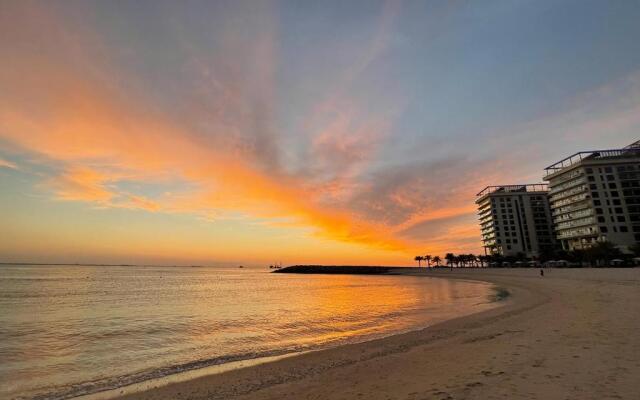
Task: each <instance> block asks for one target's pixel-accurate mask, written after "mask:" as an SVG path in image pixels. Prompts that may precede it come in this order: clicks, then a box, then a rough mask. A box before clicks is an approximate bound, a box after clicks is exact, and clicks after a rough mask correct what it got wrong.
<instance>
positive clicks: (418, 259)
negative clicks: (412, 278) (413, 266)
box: [414, 256, 424, 268]
mask: <svg viewBox="0 0 640 400" xmlns="http://www.w3.org/2000/svg"><path fill="white" fill-rule="evenodd" d="M414 260H415V261H417V262H418V268H420V267H421V266H422V265H420V263H421V262H422V260H424V257H422V256H415V258H414Z"/></svg>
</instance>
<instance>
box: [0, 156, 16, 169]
mask: <svg viewBox="0 0 640 400" xmlns="http://www.w3.org/2000/svg"><path fill="white" fill-rule="evenodd" d="M0 168H9V169H18V166H17V165H16V164H15V163H12V162H11V161H7V160H5V159H2V158H0Z"/></svg>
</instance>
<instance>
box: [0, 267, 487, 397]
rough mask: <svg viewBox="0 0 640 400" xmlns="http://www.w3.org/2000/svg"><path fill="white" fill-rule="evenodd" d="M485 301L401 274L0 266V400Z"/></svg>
mask: <svg viewBox="0 0 640 400" xmlns="http://www.w3.org/2000/svg"><path fill="white" fill-rule="evenodd" d="M490 294H491V286H490V285H489V284H483V283H479V282H464V281H453V280H451V281H450V280H446V279H429V278H423V277H408V276H353V275H351V276H349V275H341V276H340V275H338V276H330V275H289V274H270V273H269V271H268V270H255V269H235V268H234V269H223V268H213V267H211V268H187V267H92V266H0V398H2V399H18V398H38V399H60V398H69V397H73V396H76V395H80V394H84V393H92V392H97V391H101V390H105V389H109V388H116V387H120V386H124V385H128V384H131V383H135V382H140V381H143V380H147V379H150V378H157V377H162V376H167V375H170V374H174V373H177V372H180V371H186V370H191V369H195V368H201V367H206V366H211V365H217V364H223V363H228V362H231V361H237V360H247V359H253V358H259V357H266V356H273V355H279V354H286V353H292V352H300V351H305V350H311V349H318V348H324V347H329V346H335V345H340V344H344V343H350V342H358V341H365V340H370V339H373V338H378V337H382V336H387V335H390V334H394V333H399V332H403V331H408V330H414V329H418V328H422V327H425V326H428V325H430V324H433V323H435V322H438V321H442V320H445V319H449V318H452V317H455V316H459V315H464V314H469V313H472V312H476V311H480V310H482V309H486V308H490V307H492V306H493V305H492V304H490V302H489V300H488V299H489V297H490Z"/></svg>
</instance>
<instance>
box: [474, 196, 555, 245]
mask: <svg viewBox="0 0 640 400" xmlns="http://www.w3.org/2000/svg"><path fill="white" fill-rule="evenodd" d="M548 192H549V190H548V187H547V185H546V184H530V185H503V186H487V187H486V188H484V189H483V190H482V191H481V192H480V193H478V195H477V196H478V198H477V200H476V204H477V205H478V216H479V219H480V229H481V231H482V244H483V247H484V248H485V253H486V254H501V255H504V256H515V255H517V254H519V253H522V254H524V255H525V256H527V257H538V256H539V255H540V254H541V253H543V252H545V251H546V250H552V249H553V248H554V247H555V246H556V242H555V239H554V235H553V230H552V224H551V210H550V207H549V200H548V197H547V194H548Z"/></svg>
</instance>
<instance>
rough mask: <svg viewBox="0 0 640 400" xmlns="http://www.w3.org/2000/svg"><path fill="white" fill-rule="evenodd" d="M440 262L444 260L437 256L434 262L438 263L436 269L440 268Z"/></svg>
mask: <svg viewBox="0 0 640 400" xmlns="http://www.w3.org/2000/svg"><path fill="white" fill-rule="evenodd" d="M440 261H442V259H441V258H440V256H435V257H433V262H434V263H436V267H439V266H440Z"/></svg>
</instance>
